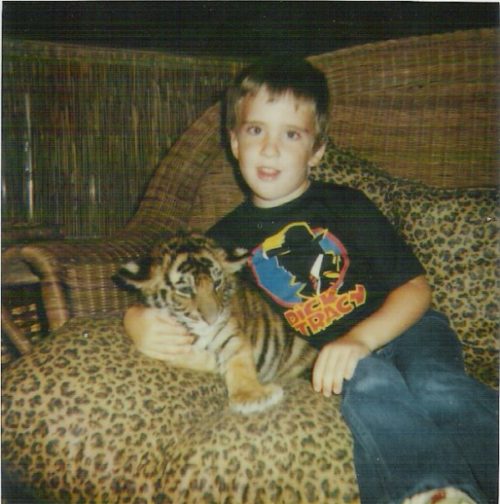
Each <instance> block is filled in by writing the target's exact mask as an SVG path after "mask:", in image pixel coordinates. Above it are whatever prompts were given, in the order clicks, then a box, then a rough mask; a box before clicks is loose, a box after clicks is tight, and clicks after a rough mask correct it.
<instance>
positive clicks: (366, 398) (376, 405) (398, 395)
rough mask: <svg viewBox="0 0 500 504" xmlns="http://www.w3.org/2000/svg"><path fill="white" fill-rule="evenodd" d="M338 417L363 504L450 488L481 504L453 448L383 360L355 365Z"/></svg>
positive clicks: (376, 357)
mask: <svg viewBox="0 0 500 504" xmlns="http://www.w3.org/2000/svg"><path fill="white" fill-rule="evenodd" d="M342 411H343V414H344V417H345V419H346V421H347V423H348V424H349V427H350V428H351V431H352V433H353V435H354V438H355V443H356V450H355V462H356V466H357V467H356V471H357V474H358V482H359V485H360V492H361V497H362V502H363V503H374V504H375V503H376V504H381V503H391V504H392V503H400V502H402V500H403V499H404V498H405V497H408V496H411V495H413V494H416V493H419V492H422V491H425V490H428V489H432V488H442V487H449V486H458V487H460V488H462V489H463V490H464V491H466V492H468V493H469V494H470V495H471V496H472V497H474V498H475V499H476V500H477V502H481V503H484V502H486V500H485V498H484V496H483V495H482V494H481V492H480V491H479V490H478V489H477V487H476V485H475V479H474V476H473V475H472V473H471V471H470V469H469V467H468V464H467V463H466V462H465V460H464V459H463V457H462V455H461V453H460V452H459V450H458V449H457V447H456V446H455V445H454V444H453V443H452V442H451V441H450V440H449V439H448V437H447V436H445V435H443V433H442V432H441V430H440V429H439V428H438V427H437V426H436V424H435V423H434V421H433V420H432V418H431V417H430V416H429V415H428V414H427V412H426V411H425V409H423V408H422V407H421V406H420V405H419V404H418V401H416V400H415V398H414V397H413V395H412V393H411V392H410V390H409V389H408V387H407V385H406V383H405V380H404V378H403V376H402V375H401V373H400V372H399V371H398V369H397V368H396V367H395V366H394V365H393V363H392V362H390V360H389V359H388V358H384V357H382V356H381V355H372V356H369V357H367V358H365V359H363V360H362V361H360V362H359V363H358V367H357V369H356V373H355V375H354V376H353V378H352V379H351V380H350V381H349V382H347V383H346V384H345V387H344V399H343V403H342ZM450 461H451V462H450Z"/></svg>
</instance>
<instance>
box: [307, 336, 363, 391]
mask: <svg viewBox="0 0 500 504" xmlns="http://www.w3.org/2000/svg"><path fill="white" fill-rule="evenodd" d="M370 353H371V350H370V349H369V348H368V347H367V346H366V345H365V344H364V343H363V342H361V341H358V340H356V339H354V338H353V337H350V336H349V334H346V335H345V336H343V337H341V338H339V339H337V340H335V341H332V342H331V343H328V344H327V345H325V346H324V347H323V348H322V349H321V351H320V352H319V355H318V358H317V359H316V362H315V364H314V369H313V387H314V390H315V391H316V392H322V393H323V395H324V396H325V397H330V396H331V395H332V392H333V393H334V394H340V393H342V385H343V382H344V380H350V379H351V378H352V377H353V375H354V371H355V369H356V366H357V365H358V362H359V361H360V360H361V359H363V358H364V357H366V356H367V355H369V354H370Z"/></svg>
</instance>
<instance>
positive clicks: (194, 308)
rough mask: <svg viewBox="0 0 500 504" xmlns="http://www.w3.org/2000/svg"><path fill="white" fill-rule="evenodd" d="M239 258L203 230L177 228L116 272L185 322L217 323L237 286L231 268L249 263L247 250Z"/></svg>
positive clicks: (146, 300)
mask: <svg viewBox="0 0 500 504" xmlns="http://www.w3.org/2000/svg"><path fill="white" fill-rule="evenodd" d="M237 254H238V255H237V257H236V259H235V260H231V259H230V258H229V257H228V255H227V254H226V252H225V251H224V250H223V249H222V248H220V247H219V246H218V245H217V244H216V243H215V242H214V241H213V240H211V239H209V238H207V237H205V236H203V235H201V234H194V233H190V234H186V233H182V234H177V235H175V236H173V237H172V238H169V239H167V240H165V241H163V242H161V243H158V244H157V245H156V246H155V247H154V248H153V250H152V251H151V256H150V257H148V258H146V259H144V260H142V261H140V262H134V261H133V262H129V263H127V264H125V265H124V266H123V267H122V268H121V269H120V270H119V272H118V274H117V279H118V280H119V281H120V283H124V284H126V285H128V286H131V287H134V288H135V289H138V290H139V291H140V293H141V295H142V299H143V302H144V303H145V304H146V305H147V306H150V307H153V308H165V309H167V311H168V312H169V314H170V315H171V316H173V317H175V318H176V319H178V320H179V321H181V322H183V323H188V324H189V323H193V322H196V323H197V322H204V323H206V324H208V325H212V324H213V323H215V322H216V321H217V320H218V319H219V317H220V316H221V315H222V314H223V313H224V310H225V308H226V307H227V306H228V304H229V300H230V298H231V296H232V294H233V292H234V284H235V281H234V276H233V273H235V272H236V271H238V270H239V269H241V268H242V267H243V265H244V264H245V263H246V260H247V255H246V251H238V252H237Z"/></svg>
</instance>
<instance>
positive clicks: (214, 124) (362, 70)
mask: <svg viewBox="0 0 500 504" xmlns="http://www.w3.org/2000/svg"><path fill="white" fill-rule="evenodd" d="M496 34H497V32H496V31H493V30H480V31H473V32H462V33H455V34H448V35H438V36H431V37H419V38H411V39H405V40H401V41H393V42H383V43H379V44H373V45H369V46H363V47H359V48H352V49H346V50H341V51H337V52H334V53H330V54H326V55H322V56H317V57H314V58H313V59H312V61H313V62H314V63H315V64H317V65H318V66H320V67H321V68H322V69H323V70H324V71H325V72H326V74H327V76H328V78H329V82H330V83H331V86H332V91H333V93H334V106H335V108H334V110H335V112H334V115H333V118H332V133H333V135H334V137H335V139H336V141H337V142H338V143H340V144H349V145H351V144H352V145H354V144H356V143H359V142H361V144H363V145H364V144H365V143H366V144H367V146H368V147H367V149H368V150H367V151H364V152H363V153H366V155H367V156H370V155H371V152H369V151H370V149H371V150H372V151H376V150H377V153H376V154H377V155H378V156H380V158H381V159H382V161H384V159H383V158H385V161H386V162H385V164H384V163H383V162H381V163H380V164H381V165H382V166H383V168H385V169H387V171H390V172H391V173H393V174H399V175H404V176H405V177H410V178H416V179H420V180H424V181H426V182H428V183H431V184H435V185H450V186H453V185H455V186H474V185H477V186H481V185H487V184H491V183H492V181H493V180H494V177H493V172H494V169H493V166H492V164H491V163H490V164H488V162H490V161H492V160H493V158H494V155H493V154H492V151H493V150H494V149H493V148H492V144H493V143H494V135H493V133H494V115H495V114H494V112H495V111H494V107H493V106H492V99H493V98H492V96H493V95H494V90H495V88H496V82H495V81H494V79H493V77H494V69H495V68H496V62H495V61H494V60H492V55H493V54H494V50H493V49H492V45H493V43H494V41H495V39H496ZM455 59H456V60H457V62H456V63H455ZM361 63H363V64H361ZM462 67H464V68H465V70H464V69H463V68H462ZM464 72H465V74H464ZM438 77H439V78H438ZM468 80H470V83H469V82H468ZM458 88H460V93H458V92H455V91H456V90H457V89H458ZM453 90H455V91H453ZM455 96H458V97H460V100H458V101H456V100H455ZM378 103H382V104H383V106H380V107H378V109H377V110H376V109H375V105H376V104H378ZM446 107H448V109H447V108H446ZM219 115H220V114H219V107H218V106H217V105H215V106H213V107H211V108H210V109H208V110H207V111H206V112H205V113H204V114H203V115H202V116H201V117H200V118H199V119H198V120H197V121H196V122H195V123H194V124H193V125H192V126H191V127H190V128H189V129H188V130H187V131H186V132H185V133H184V134H183V135H182V136H181V138H180V139H179V141H178V142H177V143H176V144H175V145H174V146H173V147H172V148H171V149H170V151H169V153H168V155H167V156H165V158H164V159H163V160H162V162H161V163H160V166H159V167H158V169H157V171H156V172H155V175H154V177H153V179H152V180H151V183H150V185H149V187H148V189H147V191H146V194H145V196H144V198H143V200H142V202H141V205H140V208H139V210H138V212H137V213H136V215H135V216H134V218H133V219H132V220H131V221H130V223H129V224H128V225H127V226H126V227H125V228H124V229H123V230H122V231H121V232H119V233H117V234H116V235H115V236H114V237H113V238H112V239H111V240H95V241H85V242H73V241H62V242H52V243H46V244H37V245H30V246H27V247H25V248H24V249H23V250H22V254H23V257H24V258H25V260H26V261H28V262H29V263H30V264H31V266H32V268H33V269H34V270H35V271H36V272H37V273H38V274H39V275H40V277H41V279H42V292H43V295H44V302H45V306H46V308H47V312H48V313H47V315H48V319H49V324H50V327H51V328H52V329H54V328H57V327H59V326H60V325H62V324H63V323H64V322H65V321H66V320H67V319H68V318H69V317H72V316H81V315H88V314H92V313H97V312H103V311H114V310H121V309H124V308H125V307H126V306H127V305H128V304H129V303H130V301H131V298H130V295H129V294H128V293H126V292H124V291H121V290H119V289H117V288H116V287H115V286H114V284H113V282H112V280H111V276H112V274H113V273H114V271H115V270H116V268H117V266H118V265H119V264H121V263H123V262H125V261H127V260H128V259H130V258H136V257H138V256H140V255H142V254H144V253H145V251H146V250H147V249H148V248H149V247H150V246H151V244H152V243H153V242H154V241H155V240H156V239H157V238H158V237H159V236H160V235H161V234H162V233H165V232H172V231H174V230H176V229H178V228H180V227H185V226H191V227H194V228H197V229H201V230H204V229H206V228H207V227H208V226H209V225H210V224H212V223H213V222H215V221H216V220H217V219H218V218H219V217H220V216H222V215H223V214H224V213H226V212H227V211H228V210H229V209H231V208H232V207H234V206H235V205H236V204H237V203H239V202H240V201H241V199H242V192H241V190H240V189H239V186H238V184H237V182H236V181H235V179H234V171H233V168H232V166H231V165H230V164H229V162H228V161H227V160H226V157H225V152H224V149H223V148H222V147H221V142H220V136H219V133H220V122H219ZM462 117H463V119H462ZM459 118H460V119H459ZM424 119H425V120H424ZM431 119H432V120H431ZM473 119H474V120H473ZM431 122H432V128H431ZM458 123H460V125H463V126H464V128H465V133H462V132H461V131H462V130H459V129H458V128H457V124H458ZM369 124H371V125H372V126H374V127H372V128H371V129H370V128H368V127H365V126H366V125H369ZM469 127H470V128H471V129H470V130H469V129H467V128H469ZM434 129H435V130H436V133H435V134H434V133H433V130H434ZM452 133H453V134H452ZM472 133H474V134H473V135H472ZM469 134H470V135H472V136H471V137H470V136H469ZM490 137H491V138H490ZM446 139H448V143H446V142H445V140H446ZM459 140H460V141H459ZM465 140H467V142H468V143H469V147H470V149H472V147H473V146H474V149H475V150H474V152H476V151H477V156H476V157H475V158H474V159H473V158H468V160H467V162H465V161H464V160H463V159H462V157H463V156H462V153H463V152H464V151H463V145H464V144H463V143H461V142H465ZM472 144H474V145H472ZM355 147H356V146H355ZM376 148H377V149H376ZM397 148H399V151H398V150H397ZM358 150H359V149H358ZM411 151H412V152H413V155H411ZM426 153H427V154H426ZM467 153H468V154H469V149H468V150H467ZM472 155H473V154H470V156H472ZM413 156H415V159H414V158H413ZM372 157H373V156H372ZM480 157H481V159H482V162H481V163H480V159H479V158H480ZM488 160H489V161H488ZM454 161H455V162H454ZM459 161H460V162H459ZM462 161H464V162H462ZM473 161H474V162H473Z"/></svg>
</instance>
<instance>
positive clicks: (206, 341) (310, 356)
mask: <svg viewBox="0 0 500 504" xmlns="http://www.w3.org/2000/svg"><path fill="white" fill-rule="evenodd" d="M246 260H247V257H246V255H245V256H244V257H242V256H241V255H239V257H237V258H236V260H230V259H229V257H228V256H227V254H226V252H225V251H224V250H223V249H222V248H220V247H218V246H217V245H216V243H215V242H214V241H213V240H211V239H209V238H207V237H205V236H203V235H200V234H194V233H191V234H179V235H176V236H174V237H172V238H170V239H167V240H166V241H164V242H162V243H159V244H158V245H157V246H156V247H154V249H153V250H152V253H151V257H150V258H148V260H147V261H146V263H145V267H144V268H141V266H140V264H139V263H135V262H131V263H128V264H126V265H124V266H123V267H122V268H121V270H120V271H119V273H118V275H117V276H118V278H119V279H120V280H121V281H122V282H124V283H125V284H127V285H129V286H132V287H134V288H136V289H138V290H139V291H140V293H141V295H142V300H143V302H144V304H145V305H147V306H149V307H154V308H158V309H160V310H165V311H166V312H167V314H168V315H169V316H171V317H173V318H175V319H176V320H177V321H179V322H180V323H181V324H183V325H184V326H185V327H186V328H187V329H188V330H189V332H190V333H191V334H192V335H194V336H195V337H196V340H195V342H194V343H193V349H192V351H191V352H190V353H188V354H185V355H179V356H175V357H172V359H171V361H169V362H171V363H172V364H173V365H175V366H177V367H184V368H189V369H195V370H201V371H211V372H218V373H220V374H221V375H223V376H224V377H225V382H226V387H227V390H228V395H229V402H230V406H231V407H232V409H234V410H236V411H238V412H240V413H252V412H257V411H262V410H264V409H266V408H267V407H269V406H271V405H274V404H276V403H278V402H279V401H280V400H281V398H282V396H283V390H282V388H281V387H280V386H279V385H277V384H273V383H269V382H270V381H271V380H274V379H275V378H291V377H294V376H297V375H299V374H300V373H302V372H303V371H304V370H305V369H307V368H308V367H310V366H311V365H312V363H313V361H314V359H315V357H316V355H317V354H316V351H315V350H314V349H313V348H312V347H311V346H310V345H308V344H307V342H305V341H304V340H302V339H300V338H299V337H297V336H296V333H294V332H293V331H292V330H291V329H289V328H287V326H286V325H285V323H284V321H283V320H282V318H281V317H280V316H279V315H278V314H276V313H274V312H273V311H272V309H271V308H270V306H269V305H268V304H267V303H266V302H265V301H264V300H263V299H262V298H261V295H260V294H259V293H258V291H257V290H256V288H254V287H253V286H251V285H249V284H248V283H246V282H243V281H242V280H241V279H239V278H237V276H236V275H235V273H236V272H237V271H238V270H240V269H241V268H242V267H243V265H244V264H245V263H246Z"/></svg>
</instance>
